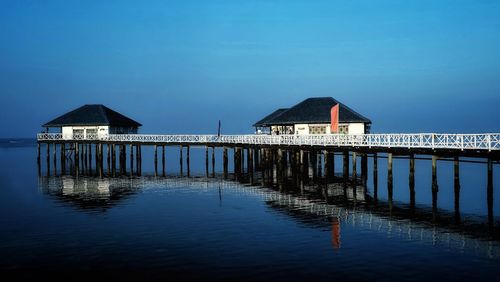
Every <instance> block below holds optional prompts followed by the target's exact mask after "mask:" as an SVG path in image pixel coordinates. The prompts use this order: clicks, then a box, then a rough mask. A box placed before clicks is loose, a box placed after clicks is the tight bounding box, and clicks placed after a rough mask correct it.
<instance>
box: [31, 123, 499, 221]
mask: <svg viewBox="0 0 500 282" xmlns="http://www.w3.org/2000/svg"><path fill="white" fill-rule="evenodd" d="M37 140H38V156H37V160H38V165H39V166H38V167H39V173H41V164H42V161H41V160H42V156H41V154H42V151H44V150H43V149H42V148H41V147H42V145H44V146H45V151H46V156H45V157H46V168H47V169H46V172H47V175H49V174H51V171H52V172H53V173H54V174H55V175H57V173H58V172H57V171H58V170H59V171H60V174H61V175H64V174H66V173H68V174H72V175H75V176H78V175H93V176H99V177H119V176H141V175H142V148H143V147H144V146H152V147H153V148H154V150H153V152H154V156H153V160H154V175H155V176H160V175H161V176H162V177H165V176H166V174H167V168H166V162H165V159H166V158H167V157H170V158H171V157H173V156H167V155H166V153H165V148H166V147H169V146H170V147H178V148H179V155H178V157H179V165H180V174H181V175H185V174H186V176H188V177H190V176H191V170H190V162H191V160H190V150H191V149H193V148H201V149H202V150H205V168H206V170H205V172H206V176H207V177H215V172H216V168H215V166H216V161H215V159H216V155H217V154H216V151H222V154H220V155H222V156H220V157H221V159H222V163H223V166H222V172H223V177H224V178H225V179H227V178H228V177H229V175H230V172H229V161H230V158H229V153H228V151H229V150H231V151H232V156H233V161H232V163H233V172H232V174H233V175H234V179H235V180H239V181H247V182H249V183H250V184H252V185H253V184H257V183H260V184H262V185H264V186H266V185H277V186H279V187H280V188H281V189H284V188H286V187H288V186H291V187H297V188H298V189H303V187H304V184H307V183H308V182H309V181H314V182H321V183H326V184H328V183H330V182H333V181H338V180H339V178H338V177H336V176H335V171H336V169H335V165H336V164H335V156H336V155H337V156H342V158H343V163H342V176H343V177H342V178H341V179H342V181H343V182H344V183H345V184H346V185H354V186H355V185H357V184H358V182H359V183H360V184H362V185H366V180H367V175H368V159H369V158H371V159H372V163H373V165H372V167H373V179H374V195H373V197H374V201H375V203H376V202H377V200H378V199H377V198H378V195H377V193H378V190H379V187H378V183H376V182H377V179H378V175H377V174H378V163H379V159H387V170H388V171H387V192H388V198H389V199H388V200H389V207H390V208H392V202H393V199H392V195H393V189H394V188H393V180H392V175H393V166H392V163H393V160H394V159H396V158H405V159H408V161H409V167H410V169H409V177H408V179H409V189H410V199H409V203H410V206H415V189H414V187H415V184H414V183H415V179H414V178H415V159H426V160H429V161H430V162H431V165H430V168H429V169H430V170H431V172H432V183H429V186H430V187H431V188H430V189H429V192H431V193H432V208H433V211H434V212H435V214H436V216H437V214H438V194H439V193H438V192H439V182H438V178H437V170H438V162H439V161H453V162H454V183H455V213H456V215H457V220H459V215H460V204H459V197H460V172H459V171H460V162H461V161H464V160H462V159H461V158H467V160H466V161H472V162H479V163H485V164H487V171H486V172H485V176H486V177H487V187H486V189H485V190H486V191H485V192H486V196H487V206H488V219H489V222H490V223H491V224H493V221H494V216H493V166H494V164H498V161H499V160H500V134H498V133H495V134H434V133H419V134H358V135H351V134H327V135H257V134H255V135H150V134H109V135H106V136H98V135H97V134H96V135H89V134H86V135H74V134H73V135H68V136H66V135H64V134H62V133H40V134H38V136H37ZM159 148H161V150H159ZM158 151H161V163H160V162H159V160H160V156H158V155H159V152H158ZM57 154H59V157H57ZM127 156H129V157H128V160H127ZM469 158H474V160H470V159H469ZM58 159H60V164H59V165H57V163H58V162H57V160H58ZM350 159H351V161H350ZM358 159H359V163H360V168H361V171H360V172H359V173H358ZM159 164H161V169H160V168H159ZM349 164H351V165H352V166H351V167H352V168H351V169H350V165H349ZM51 165H52V166H53V167H52V168H51ZM257 172H260V179H258V177H257V176H258V175H257Z"/></svg>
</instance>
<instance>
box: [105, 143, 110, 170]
mask: <svg viewBox="0 0 500 282" xmlns="http://www.w3.org/2000/svg"><path fill="white" fill-rule="evenodd" d="M106 155H107V156H106V164H107V167H108V176H111V147H110V144H107V145H106Z"/></svg>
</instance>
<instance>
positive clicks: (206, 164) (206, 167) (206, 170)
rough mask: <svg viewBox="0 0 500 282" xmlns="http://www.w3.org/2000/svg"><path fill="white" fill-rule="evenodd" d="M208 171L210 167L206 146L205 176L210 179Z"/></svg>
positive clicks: (206, 147)
mask: <svg viewBox="0 0 500 282" xmlns="http://www.w3.org/2000/svg"><path fill="white" fill-rule="evenodd" d="M208 171H209V166H208V146H205V175H206V177H207V178H208Z"/></svg>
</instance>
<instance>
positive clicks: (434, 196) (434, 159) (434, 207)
mask: <svg viewBox="0 0 500 282" xmlns="http://www.w3.org/2000/svg"><path fill="white" fill-rule="evenodd" d="M437 159H438V157H437V156H434V155H433V156H432V213H433V217H434V219H436V215H437V194H438V190H439V189H438V182H437Z"/></svg>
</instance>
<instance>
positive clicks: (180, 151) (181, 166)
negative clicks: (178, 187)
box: [179, 145, 184, 176]
mask: <svg viewBox="0 0 500 282" xmlns="http://www.w3.org/2000/svg"><path fill="white" fill-rule="evenodd" d="M182 150H183V148H182V145H181V146H180V148H179V165H180V173H181V176H183V175H184V171H183V163H184V162H183V161H182Z"/></svg>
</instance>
